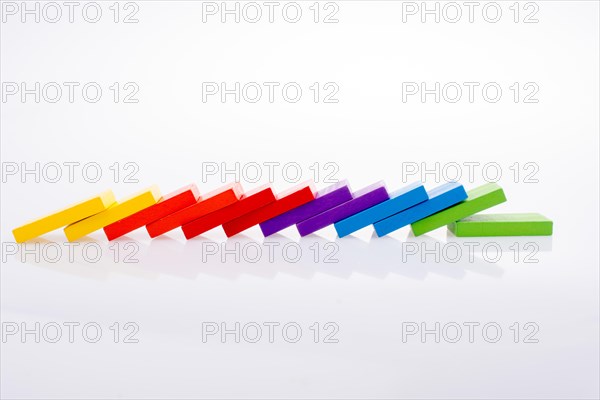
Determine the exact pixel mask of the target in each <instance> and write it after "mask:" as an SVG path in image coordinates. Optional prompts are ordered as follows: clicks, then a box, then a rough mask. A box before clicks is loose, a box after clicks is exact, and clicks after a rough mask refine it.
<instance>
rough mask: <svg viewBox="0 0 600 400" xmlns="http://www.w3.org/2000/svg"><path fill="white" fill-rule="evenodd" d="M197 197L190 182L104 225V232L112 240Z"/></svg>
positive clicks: (190, 202)
mask: <svg viewBox="0 0 600 400" xmlns="http://www.w3.org/2000/svg"><path fill="white" fill-rule="evenodd" d="M199 198H200V192H199V191H198V188H197V187H196V185H194V184H191V185H187V186H184V187H182V188H180V189H178V190H176V191H174V192H171V193H169V194H167V195H164V196H163V197H161V199H160V201H159V202H158V203H156V204H154V205H153V206H150V207H148V208H145V209H143V210H142V211H139V212H137V213H135V214H132V215H130V216H128V217H125V218H123V219H122V220H120V221H117V222H115V223H113V224H110V225H108V226H105V227H104V233H106V237H107V238H108V240H114V239H116V238H118V237H121V236H123V235H126V234H128V233H129V232H131V231H133V230H136V229H138V228H141V227H142V226H144V225H148V224H150V223H152V222H154V221H157V220H159V219H161V218H164V217H166V216H167V215H170V214H173V213H174V212H177V211H179V210H181V209H183V208H186V207H189V206H191V205H193V204H195V203H196V202H197V201H198V199H199Z"/></svg>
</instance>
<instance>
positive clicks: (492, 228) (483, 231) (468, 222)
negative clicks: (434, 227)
mask: <svg viewBox="0 0 600 400" xmlns="http://www.w3.org/2000/svg"><path fill="white" fill-rule="evenodd" d="M552 225H553V224H552V221H551V220H549V219H548V218H546V217H544V216H543V215H541V214H536V213H523V214H477V215H472V216H470V217H467V218H465V219H461V220H460V221H456V222H453V223H451V224H449V225H448V229H449V230H450V231H451V232H452V233H454V235H456V236H459V237H476V236H550V235H552Z"/></svg>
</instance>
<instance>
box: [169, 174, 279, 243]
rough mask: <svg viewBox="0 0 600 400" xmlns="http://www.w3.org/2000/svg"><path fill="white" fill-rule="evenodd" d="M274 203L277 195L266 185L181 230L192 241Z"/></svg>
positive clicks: (184, 226) (189, 223) (186, 225)
mask: <svg viewBox="0 0 600 400" xmlns="http://www.w3.org/2000/svg"><path fill="white" fill-rule="evenodd" d="M274 201H275V194H274V193H273V189H271V187H270V186H269V185H264V186H261V187H258V188H256V189H254V190H251V191H249V192H246V193H244V194H243V195H242V197H241V198H240V201H237V202H235V203H233V204H231V205H230V206H227V207H225V208H222V209H220V210H217V211H215V212H212V213H210V214H208V215H205V216H204V217H201V218H198V219H195V220H193V221H191V222H188V223H187V224H185V225H183V226H182V227H181V229H182V230H183V234H184V235H185V237H186V238H187V239H191V238H193V237H196V236H198V235H201V234H203V233H204V232H207V231H209V230H211V229H213V228H216V227H217V226H219V225H222V224H224V223H226V222H228V221H231V220H233V219H236V218H239V217H241V216H242V215H244V214H248V213H250V212H252V211H254V210H257V209H259V208H261V207H264V206H266V205H267V204H269V203H272V202H274Z"/></svg>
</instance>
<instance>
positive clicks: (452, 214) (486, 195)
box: [412, 183, 506, 236]
mask: <svg viewBox="0 0 600 400" xmlns="http://www.w3.org/2000/svg"><path fill="white" fill-rule="evenodd" d="M467 196H468V197H467V199H466V200H465V201H463V202H462V203H460V204H457V205H455V206H454V207H450V208H448V209H446V210H444V211H440V212H438V213H435V214H433V215H431V216H429V217H427V218H424V219H421V220H419V221H416V222H414V223H413V224H412V231H413V233H414V234H415V236H419V235H422V234H424V233H427V232H430V231H432V230H434V229H437V228H441V227H442V226H445V225H448V224H449V223H452V222H454V221H458V220H459V219H461V218H466V217H468V216H469V215H473V214H476V213H478V212H480V211H483V210H485V209H488V208H490V207H493V206H495V205H498V204H500V203H503V202H505V201H506V196H505V195H504V191H503V190H502V188H501V187H500V186H498V185H497V184H495V183H486V184H485V185H481V186H479V187H476V188H475V189H472V190H469V191H468V192H467Z"/></svg>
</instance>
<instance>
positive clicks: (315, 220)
mask: <svg viewBox="0 0 600 400" xmlns="http://www.w3.org/2000/svg"><path fill="white" fill-rule="evenodd" d="M389 198H390V196H389V195H388V192H387V190H386V188H385V184H384V183H383V182H382V181H380V182H377V183H374V184H372V185H370V186H367V187H366V188H363V189H361V190H358V191H356V192H354V193H352V200H349V201H347V202H345V203H342V204H340V205H339V206H337V207H333V208H331V209H329V210H327V211H325V212H322V213H321V214H318V215H315V216H314V217H312V218H308V219H306V220H304V221H302V222H300V223H298V224H296V227H297V228H298V232H300V236H306V235H309V234H311V233H313V232H315V231H318V230H319V229H322V228H325V227H326V226H328V225H331V224H333V223H335V222H338V221H341V220H343V219H345V218H348V217H349V216H351V215H354V214H356V213H358V212H361V211H363V210H366V209H367V208H369V207H373V206H374V205H376V204H379V203H381V202H382V201H385V200H387V199H389Z"/></svg>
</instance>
